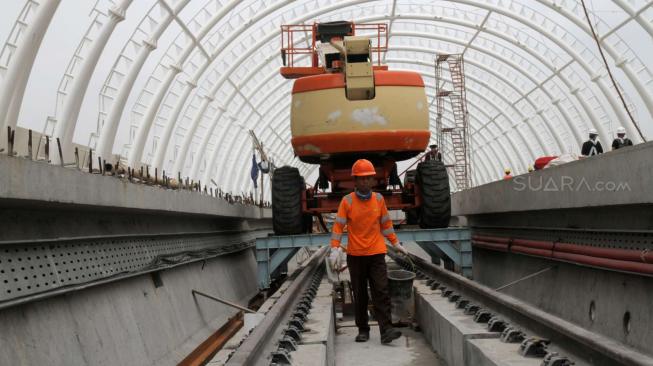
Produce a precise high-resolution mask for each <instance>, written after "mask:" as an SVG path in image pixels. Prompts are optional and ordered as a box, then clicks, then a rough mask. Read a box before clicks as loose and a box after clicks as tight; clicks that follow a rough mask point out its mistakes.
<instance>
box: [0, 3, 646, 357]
mask: <svg viewBox="0 0 653 366" xmlns="http://www.w3.org/2000/svg"><path fill="white" fill-rule="evenodd" d="M0 19H1V20H0V32H1V33H0V40H4V44H3V47H2V49H1V50H0V325H1V326H0V329H1V330H0V365H21V366H22V365H43V364H49V365H53V366H55V365H57V366H58V365H67V366H68V365H72V366H78V365H79V366H90V365H200V364H207V365H243V364H246V365H250V364H252V365H259V364H260V365H270V364H293V365H304V364H306V365H314V364H324V365H334V364H348V363H356V364H364V363H366V362H367V363H373V364H382V363H383V362H385V363H392V364H402V363H403V364H420V362H423V363H424V364H437V365H450V366H457V365H558V366H559V365H569V364H570V362H572V361H573V362H575V364H576V365H615V364H618V365H622V364H623V365H653V351H652V350H651V347H650V344H651V342H652V341H653V330H652V329H653V328H652V327H651V326H650V325H651V324H652V323H653V311H651V304H652V303H653V281H651V276H652V275H653V210H651V208H652V207H653V173H652V170H651V157H652V156H653V143H651V142H647V140H649V139H650V136H651V134H652V133H653V130H652V128H653V127H652V126H653V124H652V116H653V96H652V95H653V75H652V72H651V68H652V67H653V64H652V63H651V60H653V57H651V54H650V50H651V47H650V46H651V41H652V40H653V26H652V25H651V24H652V22H651V20H652V19H653V1H651V0H612V1H598V0H566V1H554V0H528V1H527V0H501V1H499V0H454V1H448V2H433V1H421V0H345V1H336V0H320V1H315V0H297V1H291V0H270V1H268V0H265V1H258V0H251V1H250V0H243V1H239V0H233V1H231V0H210V1H199V0H192V1H190V0H144V1H132V0H98V1H95V2H75V1H60V0H24V1H23V0H21V1H12V2H6V3H5V4H3V12H2V14H1V15H0ZM343 19H345V20H352V21H355V22H357V23H361V24H365V23H370V24H371V23H385V24H387V35H388V39H387V52H386V53H385V54H383V55H382V61H383V63H385V64H387V65H388V66H389V68H391V69H397V70H409V71H413V72H417V73H419V75H421V78H422V79H423V81H424V87H425V89H426V95H427V98H428V102H429V104H428V105H426V106H422V108H427V109H428V110H429V126H430V130H431V132H432V134H431V140H430V143H436V142H437V141H438V139H437V136H436V133H435V132H436V130H437V126H436V125H437V123H438V122H439V123H441V124H442V126H441V127H442V128H444V129H451V128H453V127H454V126H455V123H456V122H455V121H454V119H452V118H449V117H447V116H449V115H451V114H452V113H453V112H454V111H453V109H452V106H451V105H449V104H447V103H444V104H443V105H442V106H441V107H442V108H443V111H444V113H442V114H441V116H440V117H441V120H437V118H438V106H437V104H435V103H434V102H435V100H436V99H437V97H438V92H437V91H438V90H441V89H445V90H451V89H452V88H453V87H454V85H453V84H454V82H455V80H451V79H450V78H449V79H448V78H447V77H446V76H445V77H444V79H443V80H440V84H438V79H437V78H436V75H435V72H434V71H435V69H434V67H435V65H436V55H437V54H460V55H464V63H465V68H464V69H465V79H464V81H465V83H464V85H465V88H466V90H465V94H466V99H467V107H466V111H467V114H468V115H467V119H468V131H467V134H468V135H467V136H468V140H469V162H468V167H469V171H468V173H467V174H468V177H469V181H470V182H469V183H470V185H469V188H467V189H462V188H463V187H458V186H457V185H456V181H455V179H454V174H452V173H450V175H449V176H450V182H449V184H450V187H451V190H452V200H451V213H452V220H451V223H450V227H449V228H445V229H433V230H426V229H420V228H419V227H415V226H409V225H407V224H406V222H404V218H403V213H402V212H393V213H392V214H393V217H392V219H393V221H394V224H395V228H396V229H397V233H398V235H399V238H400V239H401V240H402V241H404V242H405V243H406V246H407V247H408V248H409V251H410V252H411V255H410V256H408V257H406V256H401V255H399V254H398V253H395V252H394V251H393V250H392V249H390V251H389V256H388V258H389V261H390V262H392V263H390V264H389V266H390V267H391V269H399V268H400V267H401V268H404V269H407V270H409V271H411V272H415V273H416V275H417V278H416V279H415V281H414V287H413V294H412V301H413V302H411V304H412V305H414V308H413V309H412V310H411V311H412V313H410V316H409V318H408V321H406V322H404V323H403V325H408V327H407V328H406V329H405V330H404V335H405V337H406V342H404V343H405V345H404V344H402V345H401V346H397V347H393V348H392V349H388V348H379V347H380V346H378V345H376V344H374V346H370V347H369V349H367V351H361V348H357V347H353V346H352V344H351V342H350V341H351V339H350V338H353V335H352V334H351V329H353V328H354V327H353V323H352V322H351V319H349V318H348V316H349V315H348V314H347V311H348V307H349V308H350V307H351V301H352V299H351V297H350V296H349V297H348V295H347V290H346V288H347V287H346V281H344V283H345V284H343V282H342V280H343V279H346V278H347V274H346V272H343V273H341V274H340V275H338V274H333V273H328V272H329V271H328V268H327V267H326V266H325V264H324V256H325V254H326V252H327V250H328V248H327V246H328V245H327V244H328V237H329V234H328V233H326V232H324V231H325V230H324V227H323V226H322V225H318V221H317V220H316V221H315V222H314V229H315V231H321V233H314V234H306V235H297V236H273V234H272V233H273V223H272V207H271V206H270V204H269V203H268V201H270V200H271V198H270V197H271V191H270V180H269V175H267V174H265V173H264V172H263V169H261V166H260V165H255V164H256V163H259V162H260V161H261V159H262V155H263V154H262V153H261V152H264V153H265V156H266V159H267V160H268V162H270V163H273V164H274V165H276V166H282V165H291V166H294V167H297V168H298V170H299V173H300V174H301V175H302V176H303V177H306V182H307V183H309V184H312V183H313V182H314V181H316V180H317V179H318V175H319V174H318V171H317V170H316V169H317V166H316V165H310V164H306V163H302V162H301V161H300V160H299V159H297V158H296V156H295V155H294V152H293V150H292V148H291V144H290V139H291V137H292V134H291V131H290V124H289V118H290V110H291V102H290V101H291V98H290V96H291V92H292V91H291V84H289V83H287V82H286V81H284V80H282V78H281V77H280V76H279V67H280V66H281V65H282V60H281V58H280V57H279V43H280V42H279V36H280V34H281V27H280V26H281V25H282V24H312V23H314V22H318V21H319V22H327V21H337V20H343ZM309 41H310V40H309V39H308V38H307V37H300V38H298V39H295V40H294V45H295V46H297V47H300V46H301V47H303V46H304V45H306V44H308V43H309ZM295 62H296V63H297V65H300V64H302V62H306V64H308V62H309V60H308V58H307V57H303V56H297V59H295ZM449 74H450V73H444V74H443V75H449ZM325 120H327V118H326V116H325ZM619 127H623V129H624V130H625V131H626V136H627V137H628V138H630V140H632V142H633V143H634V146H630V147H627V148H625V149H619V150H617V151H610V150H611V149H610V142H611V141H612V140H613V138H614V137H615V133H616V132H617V130H618V129H619ZM591 129H595V130H596V134H597V135H598V139H599V140H600V141H601V142H602V144H603V149H604V150H605V153H604V154H602V155H599V156H593V157H588V158H582V159H578V157H577V155H578V153H579V152H580V148H581V145H582V143H583V142H584V141H585V140H586V139H587V135H588V132H589V131H590V130H591ZM252 136H254V138H255V139H256V140H257V141H258V142H257V144H256V146H252ZM442 141H443V143H442V144H443V146H440V152H441V153H442V155H443V160H444V162H445V163H446V164H451V163H452V162H453V161H454V160H455V156H454V155H455V151H456V150H455V146H453V145H452V144H451V142H450V139H443V140H442ZM252 155H254V156H253V157H252ZM543 156H563V157H565V158H567V160H573V161H571V162H568V163H565V164H561V165H559V166H553V167H549V168H546V169H543V170H537V171H533V172H529V170H530V169H529V166H530V165H533V163H534V161H535V160H536V159H537V158H539V157H543ZM414 162H415V161H414V160H410V161H406V162H402V163H401V164H400V165H399V168H400V170H403V168H406V167H407V166H409V165H410V164H412V163H414ZM506 168H509V169H511V171H512V173H513V177H512V179H509V180H502V177H503V175H504V174H503V172H504V170H505V169H506ZM257 172H258V175H256V173H257ZM261 177H262V178H261ZM253 178H255V179H253ZM325 221H326V222H325V223H324V224H325V225H324V226H325V227H326V228H327V229H328V226H329V223H330V218H328V217H326V220H325ZM325 268H326V269H325ZM325 271H326V272H327V273H325ZM334 278H335V280H334ZM333 283H336V286H334V285H333ZM343 287H344V288H345V290H343ZM404 320H405V319H404ZM399 323H401V322H399ZM372 341H374V342H376V343H379V342H378V341H379V340H378V339H376V338H374V336H373V339H372ZM369 344H372V343H369ZM565 358H566V359H565ZM565 362H566V363H565Z"/></svg>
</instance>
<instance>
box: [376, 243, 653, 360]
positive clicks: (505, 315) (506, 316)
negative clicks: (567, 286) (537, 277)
mask: <svg viewBox="0 0 653 366" xmlns="http://www.w3.org/2000/svg"><path fill="white" fill-rule="evenodd" d="M388 254H389V255H390V257H392V258H393V260H395V262H397V263H398V264H400V265H401V266H403V267H404V268H406V269H410V270H414V271H415V272H416V274H417V278H418V279H422V280H426V281H427V282H426V283H427V285H428V286H429V287H430V288H431V289H433V290H435V289H439V290H440V291H441V294H442V296H444V297H447V298H449V301H451V302H455V304H456V306H457V307H458V308H461V309H464V310H465V314H467V315H469V316H470V317H474V320H475V321H476V322H479V323H487V325H488V329H491V330H493V331H499V332H502V341H504V342H521V345H520V353H522V352H523V353H522V355H528V356H539V357H544V358H545V359H546V360H547V361H546V363H545V362H543V363H542V365H546V366H553V365H555V366H564V365H571V364H572V362H574V359H575V358H578V359H581V360H586V361H587V362H588V363H589V364H591V365H649V366H650V365H653V358H652V357H650V356H648V355H646V354H643V353H641V352H639V351H637V350H635V349H632V348H630V347H628V346H626V345H624V344H623V343H620V342H618V341H615V340H613V339H611V338H608V337H606V336H604V335H601V334H598V333H594V332H591V331H589V330H587V329H585V328H582V327H579V326H577V325H575V324H573V323H571V322H569V321H566V320H564V319H562V318H559V317H557V316H555V315H553V314H550V313H547V312H545V311H542V310H540V309H538V308H537V307H535V306H533V305H531V304H528V303H525V302H523V301H520V300H518V299H516V298H514V297H512V296H509V295H506V294H503V293H501V292H499V291H496V290H493V289H491V288H488V287H486V286H483V285H481V284H479V283H478V282H475V281H472V280H470V279H467V278H465V277H463V276H460V275H458V274H456V273H454V272H451V271H447V270H445V269H443V268H440V267H438V266H436V265H433V264H431V263H428V262H426V261H425V260H424V259H422V258H420V257H417V256H415V255H412V254H411V255H410V256H409V260H406V259H405V258H404V257H401V256H400V255H399V254H398V253H396V252H395V251H394V250H390V251H389V253H388ZM533 334H537V335H538V336H537V337H534V336H532V335H533ZM550 348H553V349H557V348H558V349H559V348H562V349H565V350H573V355H560V354H556V352H552V351H548V349H550Z"/></svg>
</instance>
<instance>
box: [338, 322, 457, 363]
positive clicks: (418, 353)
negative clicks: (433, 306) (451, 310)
mask: <svg viewBox="0 0 653 366" xmlns="http://www.w3.org/2000/svg"><path fill="white" fill-rule="evenodd" d="M370 327H371V330H370V340H369V341H367V342H365V343H356V342H354V338H355V337H356V335H357V334H358V328H356V327H355V326H354V327H342V328H339V329H338V330H337V332H336V365H337V366H346V365H356V366H365V365H393V366H401V365H406V366H408V365H411V366H421V365H424V366H426V365H430V366H444V365H446V364H445V363H444V362H443V361H442V360H441V359H439V357H438V355H437V354H435V353H434V352H433V351H431V347H430V346H429V345H428V344H427V343H426V340H425V339H424V335H423V334H422V333H419V332H415V331H413V330H411V329H409V328H401V332H402V333H403V335H402V336H401V337H400V338H399V339H396V340H394V341H393V342H392V343H391V344H388V345H385V344H381V339H380V334H379V328H378V326H375V325H372V324H370Z"/></svg>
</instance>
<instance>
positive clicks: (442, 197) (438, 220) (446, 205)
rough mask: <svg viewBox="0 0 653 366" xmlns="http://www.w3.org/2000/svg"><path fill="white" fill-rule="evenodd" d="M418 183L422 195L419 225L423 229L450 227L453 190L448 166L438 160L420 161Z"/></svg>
mask: <svg viewBox="0 0 653 366" xmlns="http://www.w3.org/2000/svg"><path fill="white" fill-rule="evenodd" d="M417 184H418V185H419V189H420V192H421V195H422V197H421V199H422V204H421V206H420V209H419V226H420V227H421V228H423V229H435V228H445V227H448V226H449V220H450V219H451V192H450V191H449V176H448V174H447V168H446V167H445V166H444V164H443V163H442V162H441V161H438V160H428V161H425V162H422V163H419V165H417Z"/></svg>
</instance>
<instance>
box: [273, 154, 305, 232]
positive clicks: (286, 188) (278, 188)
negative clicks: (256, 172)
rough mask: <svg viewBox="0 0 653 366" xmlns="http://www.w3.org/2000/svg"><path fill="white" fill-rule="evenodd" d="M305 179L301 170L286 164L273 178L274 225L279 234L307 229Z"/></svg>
mask: <svg viewBox="0 0 653 366" xmlns="http://www.w3.org/2000/svg"><path fill="white" fill-rule="evenodd" d="M303 181H304V180H303V179H302V177H301V175H299V170H298V169H297V168H293V167H290V166H284V167H281V168H278V169H276V170H275V171H274V176H273V178H272V227H273V229H274V233H275V234H277V235H294V234H301V233H303V232H304V229H305V221H304V215H303V214H302V189H304V184H303Z"/></svg>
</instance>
